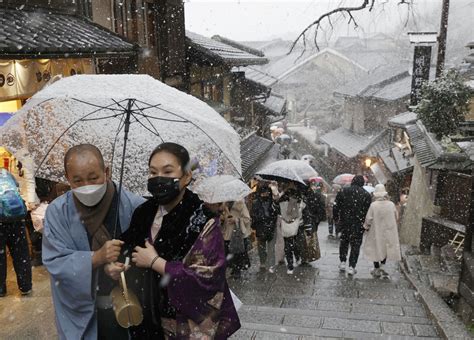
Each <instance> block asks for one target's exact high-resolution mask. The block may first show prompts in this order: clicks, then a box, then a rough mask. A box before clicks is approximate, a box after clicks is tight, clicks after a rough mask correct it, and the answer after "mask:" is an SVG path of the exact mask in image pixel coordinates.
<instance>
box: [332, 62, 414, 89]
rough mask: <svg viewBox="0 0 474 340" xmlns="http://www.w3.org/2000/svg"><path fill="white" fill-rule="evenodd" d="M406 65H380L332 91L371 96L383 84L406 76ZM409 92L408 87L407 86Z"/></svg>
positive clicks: (385, 84)
mask: <svg viewBox="0 0 474 340" xmlns="http://www.w3.org/2000/svg"><path fill="white" fill-rule="evenodd" d="M407 69H408V66H407V65H404V64H399V65H391V66H388V67H381V68H379V69H377V70H375V71H373V72H371V73H369V74H368V75H367V76H366V77H363V78H361V79H357V80H355V81H353V82H350V83H349V84H347V85H344V86H343V87H341V88H339V89H337V90H336V91H335V92H334V93H335V94H336V95H342V96H351V97H355V96H367V97H369V96H373V95H376V94H377V91H380V90H381V89H382V87H383V86H387V85H389V84H391V83H393V82H395V81H398V80H400V79H401V78H405V77H406V76H408V72H407ZM408 93H410V87H408Z"/></svg>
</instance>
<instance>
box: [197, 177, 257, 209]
mask: <svg viewBox="0 0 474 340" xmlns="http://www.w3.org/2000/svg"><path fill="white" fill-rule="evenodd" d="M193 191H194V192H195V193H196V194H197V195H198V196H199V198H200V199H201V200H203V201H204V202H206V203H221V202H233V201H239V200H241V199H243V198H244V197H246V196H248V195H249V194H250V193H251V192H252V190H251V189H250V188H249V186H248V185H247V184H245V183H244V182H242V181H241V180H240V179H238V178H235V177H233V176H229V175H220V176H213V177H208V178H205V179H203V180H202V181H201V182H200V183H199V184H197V185H196V186H194V187H193Z"/></svg>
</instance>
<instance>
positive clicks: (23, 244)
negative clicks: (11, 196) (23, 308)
mask: <svg viewBox="0 0 474 340" xmlns="http://www.w3.org/2000/svg"><path fill="white" fill-rule="evenodd" d="M7 246H8V250H9V251H10V255H11V256H12V259H13V267H14V268H15V273H16V280H17V283H18V288H19V289H20V290H21V291H22V292H27V291H29V290H31V288H32V279H31V259H30V251H29V249H28V241H27V239H26V228H25V224H24V221H21V222H12V223H2V222H0V290H3V291H6V281H7V253H6V247H7Z"/></svg>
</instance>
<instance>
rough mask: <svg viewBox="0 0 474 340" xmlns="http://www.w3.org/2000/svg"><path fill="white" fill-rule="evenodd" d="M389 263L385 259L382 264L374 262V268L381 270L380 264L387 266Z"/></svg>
mask: <svg viewBox="0 0 474 340" xmlns="http://www.w3.org/2000/svg"><path fill="white" fill-rule="evenodd" d="M386 262H387V259H384V260H383V261H381V262H374V268H380V264H385V263H386Z"/></svg>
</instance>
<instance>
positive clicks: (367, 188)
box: [363, 185, 375, 194]
mask: <svg viewBox="0 0 474 340" xmlns="http://www.w3.org/2000/svg"><path fill="white" fill-rule="evenodd" d="M363 188H364V189H365V191H367V192H368V193H369V194H371V193H373V192H374V191H375V188H374V187H373V186H371V185H364V186H363Z"/></svg>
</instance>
